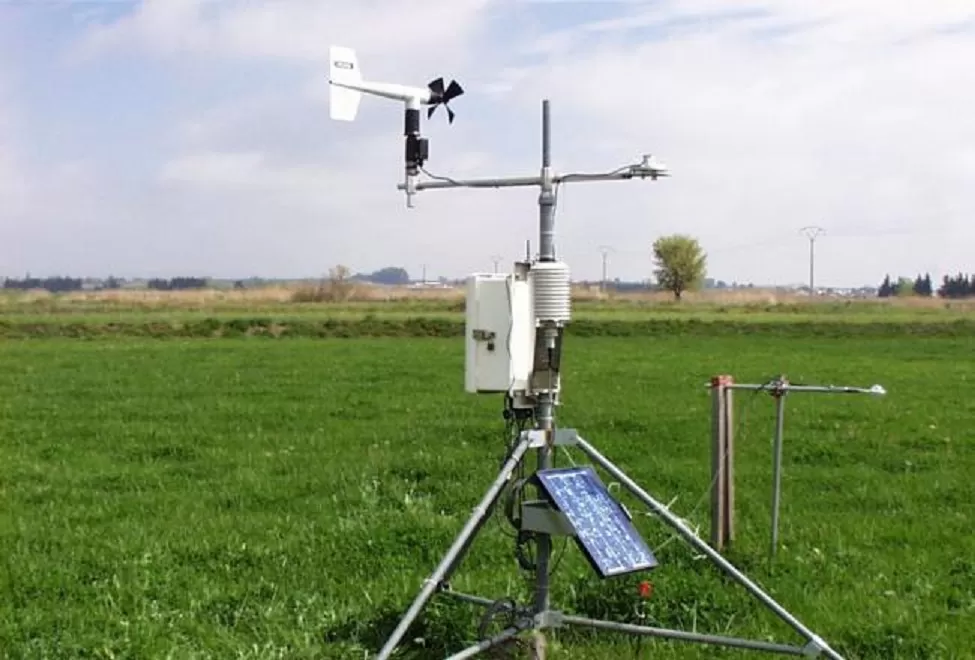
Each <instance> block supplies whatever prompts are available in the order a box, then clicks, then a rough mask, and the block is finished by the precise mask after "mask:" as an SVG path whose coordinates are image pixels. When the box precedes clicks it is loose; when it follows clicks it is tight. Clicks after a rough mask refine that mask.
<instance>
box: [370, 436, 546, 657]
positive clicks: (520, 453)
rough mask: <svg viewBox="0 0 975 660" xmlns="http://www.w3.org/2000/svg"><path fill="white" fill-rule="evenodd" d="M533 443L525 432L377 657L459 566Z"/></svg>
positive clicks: (393, 644)
mask: <svg viewBox="0 0 975 660" xmlns="http://www.w3.org/2000/svg"><path fill="white" fill-rule="evenodd" d="M530 446H531V440H530V439H529V437H528V436H527V435H525V436H524V437H523V438H522V439H521V440H520V441H519V443H518V445H517V446H516V447H515V449H514V451H513V452H511V456H509V457H508V460H507V462H505V464H504V466H503V467H502V468H501V471H500V472H499V473H498V477H497V479H495V480H494V483H493V484H491V487H490V488H489V489H488V491H487V492H486V493H485V494H484V498H483V499H481V501H480V503H479V504H478V505H477V507H476V508H475V509H474V513H473V514H472V515H471V517H470V518H469V519H468V521H467V524H466V525H464V529H462V530H461V532H460V534H458V535H457V538H455V539H454V543H453V545H451V546H450V549H449V550H448V551H447V554H446V555H444V557H443V559H442V560H441V561H440V564H439V565H438V566H437V568H436V570H434V572H433V574H432V575H431V576H430V577H429V578H428V579H427V581H426V583H425V584H424V585H423V589H422V590H421V591H420V593H419V595H417V597H416V599H415V600H414V601H413V604H412V605H410V608H409V609H408V610H407V611H406V614H405V615H403V618H402V620H400V622H399V625H398V626H396V629H395V630H393V633H392V634H391V635H390V636H389V639H388V640H386V644H385V645H384V646H383V648H382V650H381V651H379V655H377V656H376V660H387V658H389V656H390V655H391V654H392V653H393V651H394V650H395V649H396V646H397V645H398V644H399V643H400V640H402V639H403V636H404V635H405V634H406V631H407V630H408V629H409V627H410V625H411V624H412V623H413V621H414V619H416V617H417V616H419V614H420V612H421V611H422V610H423V608H424V607H425V606H426V604H427V602H428V601H429V600H430V597H431V596H433V594H434V592H435V591H436V590H437V589H438V588H439V586H440V584H441V583H442V582H443V581H444V579H445V577H446V576H447V575H448V573H449V572H450V571H452V570H453V569H454V567H456V565H457V564H458V562H459V561H460V559H461V558H462V557H463V555H464V553H465V552H466V551H467V548H468V547H469V546H470V543H471V541H472V540H473V537H474V535H475V534H477V531H478V530H479V529H480V528H481V526H482V525H483V524H484V521H485V520H487V517H488V515H489V514H490V512H491V509H492V508H493V507H494V503H495V502H496V501H497V499H498V497H499V496H500V495H501V491H502V490H503V489H504V485H505V484H506V483H507V482H508V480H509V479H511V476H512V475H513V474H514V472H515V469H516V468H517V467H518V464H519V463H521V460H522V458H524V456H525V452H527V451H528V448H529V447H530Z"/></svg>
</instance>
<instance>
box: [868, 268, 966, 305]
mask: <svg viewBox="0 0 975 660" xmlns="http://www.w3.org/2000/svg"><path fill="white" fill-rule="evenodd" d="M933 295H937V296H938V297H940V298H948V299H959V298H971V297H975V275H965V274H964V273H958V274H957V275H954V276H951V275H945V276H944V277H943V278H942V280H941V286H939V287H938V288H937V290H935V288H934V285H933V283H932V282H931V275H930V273H925V274H924V275H918V276H917V277H915V278H914V279H911V278H910V277H898V278H897V281H894V280H892V279H891V277H890V275H887V276H885V277H884V281H883V282H881V283H880V287H879V288H878V290H877V296H878V297H880V298H891V297H903V296H920V297H931V296H933Z"/></svg>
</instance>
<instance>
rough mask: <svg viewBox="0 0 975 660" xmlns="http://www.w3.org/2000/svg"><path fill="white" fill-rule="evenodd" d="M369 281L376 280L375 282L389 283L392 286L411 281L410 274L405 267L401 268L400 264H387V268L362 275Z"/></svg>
mask: <svg viewBox="0 0 975 660" xmlns="http://www.w3.org/2000/svg"><path fill="white" fill-rule="evenodd" d="M362 279H365V280H366V281H368V282H374V283H375V284H388V285H391V286H394V285H398V284H399V285H402V284H409V283H410V274H409V273H408V272H406V269H405V268H400V267H398V266H387V267H386V268H380V269H379V270H377V271H375V272H374V273H370V274H369V275H365V276H363V277H362Z"/></svg>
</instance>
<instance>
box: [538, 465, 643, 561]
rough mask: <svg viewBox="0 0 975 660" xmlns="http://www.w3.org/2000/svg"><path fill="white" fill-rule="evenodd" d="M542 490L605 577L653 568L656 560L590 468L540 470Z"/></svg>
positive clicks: (621, 509) (539, 476)
mask: <svg viewBox="0 0 975 660" xmlns="http://www.w3.org/2000/svg"><path fill="white" fill-rule="evenodd" d="M537 475H538V480H539V482H540V483H541V485H542V488H544V489H545V491H546V492H547V493H548V494H549V496H550V497H551V498H552V502H553V503H554V504H555V506H556V508H558V510H559V511H561V512H562V513H563V514H564V515H565V517H566V518H568V519H569V522H570V523H571V524H572V527H573V529H575V532H576V542H577V543H578V544H579V547H580V548H581V549H582V551H583V553H584V554H585V555H586V557H587V558H588V559H589V561H590V563H592V565H593V568H595V569H596V570H597V571H598V572H599V574H600V575H601V576H602V577H604V578H606V577H610V576H614V575H622V574H624V573H632V572H634V571H640V570H646V569H650V568H654V567H655V566H656V565H657V559H656V557H654V556H653V553H652V552H650V549H649V548H648V547H647V544H646V543H645V542H644V541H643V539H642V538H641V537H640V534H639V533H638V532H637V531H636V528H635V527H634V526H633V523H631V522H630V520H629V518H627V516H626V514H625V513H624V512H623V508H622V507H621V506H620V505H619V503H618V502H616V500H614V499H613V498H612V497H611V496H610V494H609V491H607V490H606V487H605V486H604V485H603V483H602V482H601V481H600V480H599V476H598V475H597V474H596V472H595V471H594V470H593V469H592V468H591V467H574V468H559V469H555V470H541V471H539V472H538V473H537Z"/></svg>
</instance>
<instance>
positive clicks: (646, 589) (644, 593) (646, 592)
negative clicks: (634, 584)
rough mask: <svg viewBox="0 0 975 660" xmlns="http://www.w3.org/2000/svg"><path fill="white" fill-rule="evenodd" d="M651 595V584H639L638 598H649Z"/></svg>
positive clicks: (646, 582) (645, 582)
mask: <svg viewBox="0 0 975 660" xmlns="http://www.w3.org/2000/svg"><path fill="white" fill-rule="evenodd" d="M651 595H653V584H652V583H651V582H648V581H647V580H644V581H643V582H641V583H640V598H650V596H651Z"/></svg>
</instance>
